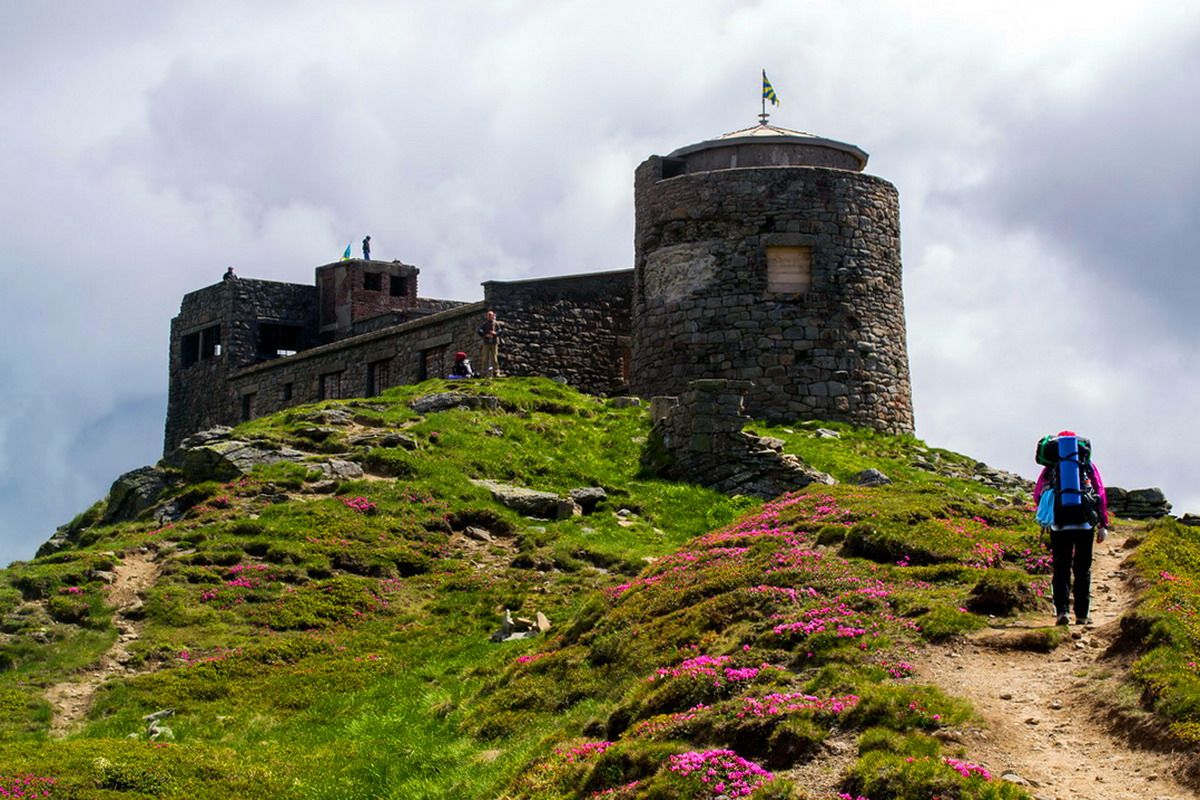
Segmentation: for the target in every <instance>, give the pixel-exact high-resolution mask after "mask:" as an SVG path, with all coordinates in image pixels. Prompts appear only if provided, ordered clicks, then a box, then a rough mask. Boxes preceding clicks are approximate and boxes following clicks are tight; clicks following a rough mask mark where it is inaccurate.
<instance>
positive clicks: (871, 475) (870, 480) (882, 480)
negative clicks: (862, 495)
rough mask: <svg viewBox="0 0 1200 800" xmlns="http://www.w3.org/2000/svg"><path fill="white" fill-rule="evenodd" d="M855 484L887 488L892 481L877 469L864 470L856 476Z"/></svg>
mask: <svg viewBox="0 0 1200 800" xmlns="http://www.w3.org/2000/svg"><path fill="white" fill-rule="evenodd" d="M854 482H855V483H856V484H858V485H859V486H886V485H888V484H889V483H891V482H892V479H891V478H889V477H888V476H887V475H884V474H883V473H882V472H880V471H879V470H877V469H864V470H863V471H862V472H860V473H858V474H857V475H855V476H854Z"/></svg>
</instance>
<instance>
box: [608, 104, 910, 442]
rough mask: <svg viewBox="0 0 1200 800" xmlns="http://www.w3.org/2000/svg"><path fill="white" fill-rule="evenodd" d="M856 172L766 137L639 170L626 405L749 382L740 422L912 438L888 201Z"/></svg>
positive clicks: (764, 128) (894, 201)
mask: <svg viewBox="0 0 1200 800" xmlns="http://www.w3.org/2000/svg"><path fill="white" fill-rule="evenodd" d="M866 164H867V154H866V153H864V152H863V151H862V150H860V149H859V148H857V147H855V146H854V145H850V144H845V143H843V142H836V141H832V140H830V139H823V138H820V137H817V136H813V135H811V134H807V133H800V132H798V131H791V130H787V129H785V128H778V127H775V126H772V125H765V124H764V125H757V126H755V127H753V128H748V129H746V130H741V131H735V132H733V133H728V134H725V135H724V136H721V137H720V138H717V139H712V140H709V141H705V142H700V143H699V144H694V145H690V146H688V147H683V148H680V149H678V150H676V151H674V152H673V153H671V154H670V155H668V156H665V157H663V156H651V157H650V158H648V159H647V160H646V161H645V162H643V163H642V164H641V166H639V167H638V169H637V173H636V178H635V200H636V205H637V209H636V217H637V221H636V232H635V240H634V241H635V257H634V300H633V306H634V307H633V341H632V345H633V348H632V349H633V352H632V369H631V381H632V384H633V388H634V391H636V392H637V393H638V394H640V395H643V396H651V395H672V394H676V395H677V394H681V393H682V392H684V391H685V390H686V389H687V384H688V382H689V381H692V380H697V379H702V378H733V379H739V380H748V381H751V382H753V384H754V386H753V388H752V389H750V390H749V392H748V394H747V396H746V411H747V413H748V414H750V415H751V416H752V417H758V418H768V419H774V420H795V419H805V418H822V419H838V420H845V421H847V422H852V423H855V424H859V425H867V426H870V427H872V428H876V429H878V430H882V431H887V432H891V433H911V432H912V430H913V413H912V391H911V387H910V384H909V373H908V350H907V346H906V343H905V329H904V298H903V293H902V290H901V274H900V214H899V206H898V198H897V194H896V188H895V187H894V186H892V184H890V183H888V182H887V181H885V180H881V179H880V178H876V177H874V176H871V175H865V174H863V173H862V169H863V168H864V167H865V166H866Z"/></svg>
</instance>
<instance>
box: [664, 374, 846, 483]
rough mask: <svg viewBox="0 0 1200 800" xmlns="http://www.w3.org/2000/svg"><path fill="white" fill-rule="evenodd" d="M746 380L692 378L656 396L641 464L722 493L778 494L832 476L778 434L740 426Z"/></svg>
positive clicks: (828, 480)
mask: <svg viewBox="0 0 1200 800" xmlns="http://www.w3.org/2000/svg"><path fill="white" fill-rule="evenodd" d="M752 388H753V386H752V385H751V384H750V383H749V382H748V381H730V380H713V379H709V380H698V381H692V382H691V383H690V384H689V386H688V391H687V392H685V393H684V394H683V395H681V396H680V397H679V398H677V399H676V398H668V397H656V398H654V400H653V402H652V404H651V414H652V415H653V417H654V427H653V429H652V431H651V436H650V442H649V445H648V446H647V449H646V453H645V456H644V458H643V466H644V467H646V468H647V469H648V470H650V471H651V472H654V473H656V474H658V475H661V476H663V477H666V478H673V479H676V480H686V481H689V482H693V483H699V484H701V485H703V486H710V487H712V488H714V489H716V490H717V491H719V492H724V493H726V494H731V495H732V494H746V495H754V496H756V497H762V498H772V497H778V496H779V495H781V494H784V493H786V492H790V491H795V490H796V489H801V488H803V487H805V486H807V485H809V484H810V483H829V484H831V483H835V481H834V479H833V478H832V477H830V476H829V475H826V474H825V473H823V472H819V471H817V470H815V469H813V468H811V467H809V466H807V465H805V464H804V463H803V462H802V461H800V459H798V458H797V457H796V456H794V455H789V454H785V453H784V452H783V442H781V441H779V440H778V439H770V438H767V437H762V436H756V435H754V434H752V433H748V432H746V431H743V430H742V427H743V426H744V425H745V424H746V423H747V422H749V421H750V418H749V417H747V416H746V415H745V413H744V402H743V401H744V398H745V395H746V392H748V391H749V390H750V389H752Z"/></svg>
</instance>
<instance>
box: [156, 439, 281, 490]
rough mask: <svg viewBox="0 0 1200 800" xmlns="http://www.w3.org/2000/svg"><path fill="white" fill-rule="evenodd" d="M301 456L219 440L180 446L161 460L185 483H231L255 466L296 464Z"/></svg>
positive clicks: (243, 443) (247, 443)
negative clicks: (180, 474) (176, 471)
mask: <svg viewBox="0 0 1200 800" xmlns="http://www.w3.org/2000/svg"><path fill="white" fill-rule="evenodd" d="M304 458H305V454H304V453H302V452H300V451H299V450H292V449H290V448H286V447H285V448H282V449H279V450H265V449H263V448H261V447H258V446H256V445H253V444H251V443H249V442H242V441H238V440H236V439H223V440H218V441H213V442H209V443H206V444H203V445H200V446H199V447H187V446H181V447H180V448H179V449H177V450H175V451H174V452H172V453H171V454H170V455H168V456H167V458H166V459H164V461H166V463H167V464H168V465H169V466H172V467H176V468H177V469H179V470H180V471H181V472H182V473H183V477H184V479H185V480H187V481H190V482H192V483H199V482H201V481H231V480H233V479H235V478H238V477H241V476H242V475H245V474H246V473H248V472H250V470H252V469H254V468H255V467H257V466H259V465H264V466H265V465H270V464H278V463H280V462H284V461H291V462H294V463H300V462H301V461H303V460H304Z"/></svg>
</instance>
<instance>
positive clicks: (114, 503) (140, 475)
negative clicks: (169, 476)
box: [104, 467, 167, 522]
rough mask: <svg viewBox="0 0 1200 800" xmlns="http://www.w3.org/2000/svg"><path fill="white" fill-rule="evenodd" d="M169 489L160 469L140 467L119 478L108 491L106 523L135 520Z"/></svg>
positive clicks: (105, 509) (105, 512)
mask: <svg viewBox="0 0 1200 800" xmlns="http://www.w3.org/2000/svg"><path fill="white" fill-rule="evenodd" d="M165 488H167V480H166V475H165V474H164V473H163V471H162V470H161V469H159V468H158V467H139V468H138V469H135V470H132V471H130V472H126V473H125V474H124V475H122V476H121V477H119V478H117V479H116V480H115V481H114V482H113V485H112V488H111V489H109V490H108V502H107V504H106V505H105V508H104V521H105V522H123V521H125V520H130V519H135V518H136V517H137V516H138V514H141V513H142V512H143V511H145V510H146V509H148V508H150V507H151V506H152V505H154V501H155V500H157V499H158V496H159V494H161V493H162V490H163V489H165Z"/></svg>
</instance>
